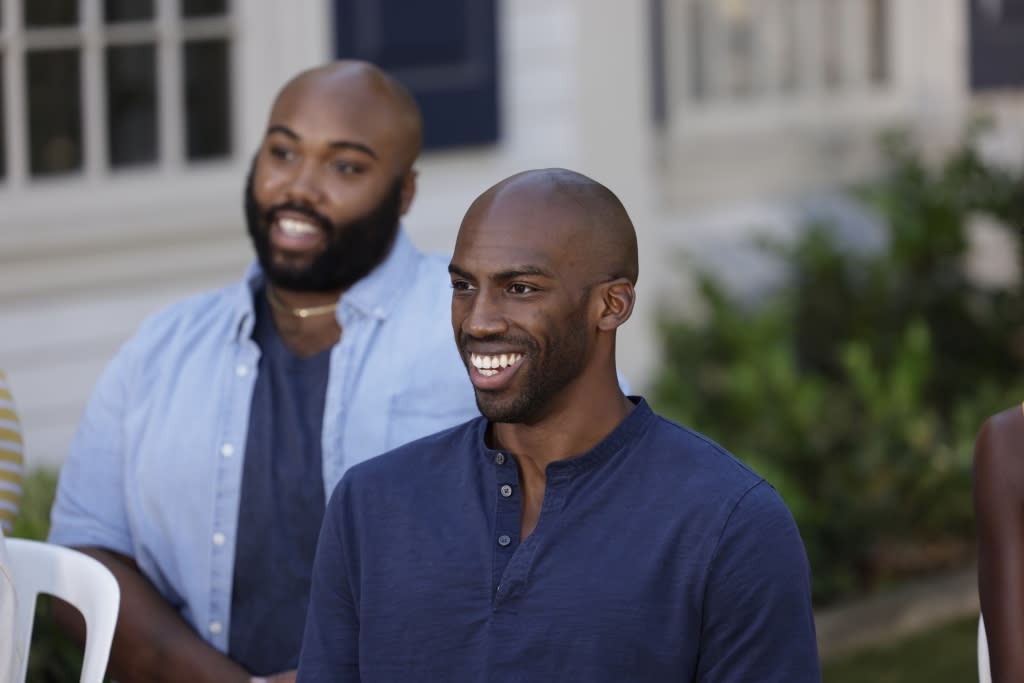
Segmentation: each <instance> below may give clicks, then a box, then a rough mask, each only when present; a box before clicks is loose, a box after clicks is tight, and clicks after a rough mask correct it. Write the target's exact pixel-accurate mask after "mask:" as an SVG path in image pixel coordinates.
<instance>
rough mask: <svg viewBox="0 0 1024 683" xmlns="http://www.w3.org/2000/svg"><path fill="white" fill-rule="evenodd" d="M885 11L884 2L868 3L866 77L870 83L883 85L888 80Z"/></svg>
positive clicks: (878, 0)
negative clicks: (868, 41)
mask: <svg viewBox="0 0 1024 683" xmlns="http://www.w3.org/2000/svg"><path fill="white" fill-rule="evenodd" d="M885 11H886V3H885V0H870V1H869V2H868V17H869V19H868V30H869V31H871V36H870V38H869V40H870V43H869V45H868V50H869V54H870V56H869V57H868V59H869V62H868V75H869V76H870V78H871V82H872V83H885V82H886V81H887V80H888V79H889V26H888V22H887V21H886V13H885Z"/></svg>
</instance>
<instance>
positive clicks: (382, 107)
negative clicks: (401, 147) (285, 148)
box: [268, 77, 399, 144]
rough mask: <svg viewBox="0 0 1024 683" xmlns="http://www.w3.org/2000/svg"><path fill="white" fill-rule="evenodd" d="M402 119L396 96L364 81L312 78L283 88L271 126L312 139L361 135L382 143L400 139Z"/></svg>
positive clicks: (271, 119)
mask: <svg viewBox="0 0 1024 683" xmlns="http://www.w3.org/2000/svg"><path fill="white" fill-rule="evenodd" d="M398 119H399V114H398V110H397V106H396V104H395V103H394V101H393V99H391V98H389V97H387V95H386V94H385V93H383V92H380V91H379V90H378V89H375V88H373V87H372V86H371V85H370V84H368V83H366V82H364V81H360V80H356V79H333V80H331V79H328V78H324V77H320V78H317V77H311V78H305V79H299V80H297V81H294V82H292V83H290V84H289V85H287V86H286V87H285V88H284V90H282V91H281V93H280V94H279V95H278V96H277V99H276V100H275V101H274V105H273V107H272V108H271V111H270V117H269V121H268V128H269V127H270V126H274V125H283V126H287V127H288V128H289V129H290V130H292V131H294V132H295V133H297V134H298V135H299V136H300V137H302V138H309V139H311V140H317V139H323V140H324V141H331V140H337V139H350V138H358V139H362V140H364V141H376V142H378V144H382V143H384V142H386V141H387V142H390V141H392V140H394V139H396V138H397V131H398V130H399V125H398V124H399V121H398Z"/></svg>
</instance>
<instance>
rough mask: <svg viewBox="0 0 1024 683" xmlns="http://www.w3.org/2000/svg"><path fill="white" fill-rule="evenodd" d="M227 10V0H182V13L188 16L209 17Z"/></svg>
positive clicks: (224, 12)
mask: <svg viewBox="0 0 1024 683" xmlns="http://www.w3.org/2000/svg"><path fill="white" fill-rule="evenodd" d="M227 11H228V3H227V0H181V13H182V15H183V16H186V17H209V16H212V15H217V14H226V13H227Z"/></svg>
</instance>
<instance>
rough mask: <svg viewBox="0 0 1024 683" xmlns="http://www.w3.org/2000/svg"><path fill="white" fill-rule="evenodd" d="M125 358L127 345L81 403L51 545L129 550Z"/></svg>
mask: <svg viewBox="0 0 1024 683" xmlns="http://www.w3.org/2000/svg"><path fill="white" fill-rule="evenodd" d="M130 343H131V342H129V344H130ZM130 356H131V347H130V346H129V345H126V346H125V347H123V348H122V349H121V350H120V351H119V352H118V354H117V356H115V357H114V359H113V360H112V361H111V362H110V364H109V365H108V366H107V367H106V369H105V370H104V372H103V374H102V375H101V376H100V380H99V382H98V383H97V385H96V388H95V389H94V390H93V393H92V395H91V396H90V397H89V401H88V403H87V404H86V408H85V413H84V415H83V417H82V420H81V422H80V423H79V426H78V430H77V432H76V433H75V437H74V440H73V441H72V444H71V451H70V453H69V454H68V458H67V460H66V461H65V463H64V466H63V467H62V468H61V472H60V480H59V482H58V485H57V496H56V500H55V502H54V505H53V510H52V511H51V514H50V518H51V519H50V521H51V526H50V537H49V540H50V542H51V543H58V544H60V545H67V546H96V547H101V548H106V549H108V550H112V551H114V552H118V553H123V554H126V555H132V554H133V551H132V542H131V534H130V530H129V525H128V519H127V515H126V512H125V500H124V458H125V453H124V437H123V435H124V420H125V410H126V406H127V404H128V392H127V387H128V385H129V382H130V379H131V377H130V373H131V359H130Z"/></svg>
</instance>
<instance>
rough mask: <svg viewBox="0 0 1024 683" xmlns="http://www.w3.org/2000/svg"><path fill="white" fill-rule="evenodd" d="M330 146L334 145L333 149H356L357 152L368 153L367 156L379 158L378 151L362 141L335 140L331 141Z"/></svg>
mask: <svg viewBox="0 0 1024 683" xmlns="http://www.w3.org/2000/svg"><path fill="white" fill-rule="evenodd" d="M329 146H330V147H332V148H333V149H354V150H356V151H357V152H362V153H363V154H366V155H367V156H369V157H371V158H373V159H376V158H377V153H376V152H374V151H373V150H372V149H370V148H369V147H367V146H366V145H364V144H363V143H361V142H352V141H351V140H335V141H334V142H332V143H330V145H329Z"/></svg>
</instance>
